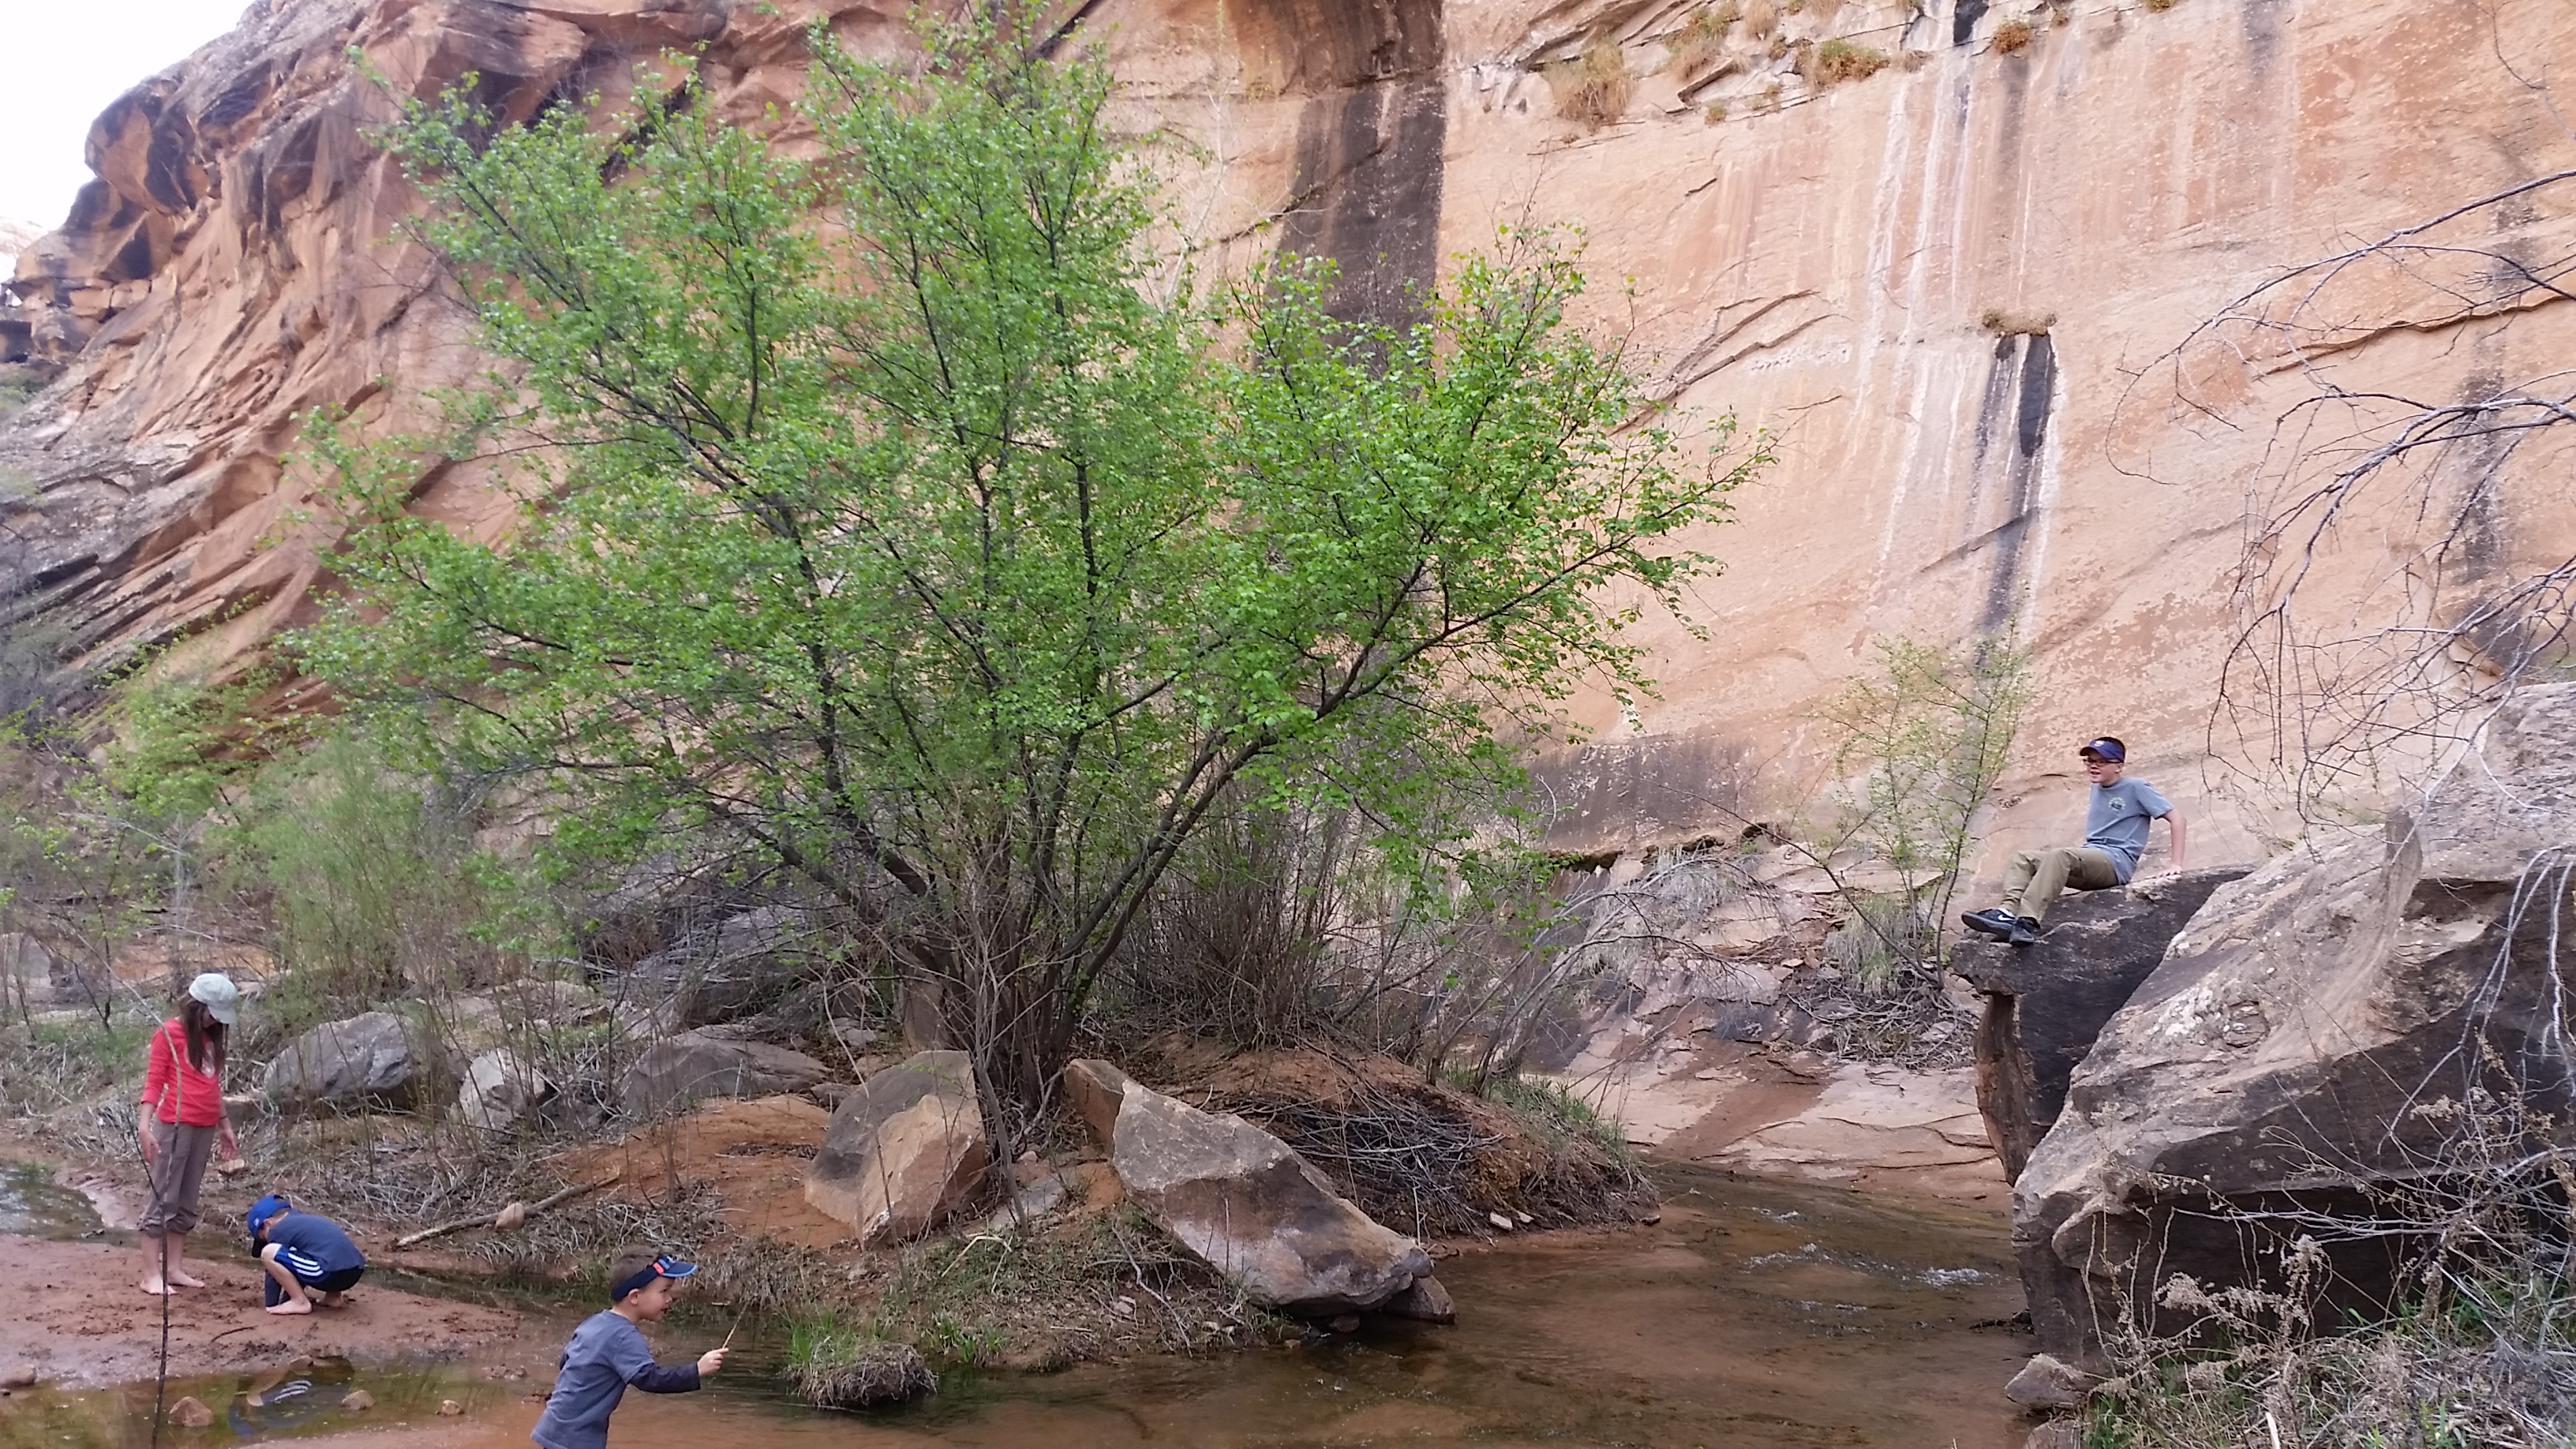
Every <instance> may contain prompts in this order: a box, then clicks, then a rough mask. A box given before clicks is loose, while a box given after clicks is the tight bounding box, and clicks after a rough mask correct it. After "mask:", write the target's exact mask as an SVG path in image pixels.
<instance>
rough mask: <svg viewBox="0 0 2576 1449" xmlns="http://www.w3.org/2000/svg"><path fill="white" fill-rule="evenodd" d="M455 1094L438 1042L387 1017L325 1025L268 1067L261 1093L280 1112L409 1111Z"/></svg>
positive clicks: (419, 1027) (371, 1015) (422, 1028)
mask: <svg viewBox="0 0 2576 1449" xmlns="http://www.w3.org/2000/svg"><path fill="white" fill-rule="evenodd" d="M455 1087H456V1079H455V1075H454V1072H453V1069H452V1068H450V1066H449V1065H448V1061H447V1055H446V1053H445V1052H443V1051H441V1050H440V1049H439V1045H438V1037H437V1034H436V1033H435V1032H432V1031H430V1030H429V1029H428V1028H427V1026H426V1025H425V1024H423V1023H422V1022H420V1021H418V1020H415V1019H414V1018H411V1017H408V1016H402V1015H397V1014H396V1013H394V1012H390V1011H370V1012H365V1013H362V1014H360V1015H357V1016H353V1017H349V1018H348V1019H346V1020H344V1021H330V1022H324V1023H323V1024H322V1025H320V1026H317V1027H314V1028H313V1029H312V1030H310V1031H307V1032H305V1033H304V1034H303V1035H301V1036H299V1037H297V1038H295V1039H294V1040H293V1041H290V1042H288V1043H287V1044H286V1049H285V1050H284V1051H281V1052H279V1053H278V1054H277V1056H276V1058H275V1059H274V1060H272V1061H270V1062H269V1064H268V1073H267V1077H266V1082H265V1087H264V1090H265V1091H266V1092H267V1094H268V1097H269V1100H271V1101H273V1102H275V1103H276V1104H277V1105H279V1106H280V1107H285V1108H290V1109H292V1108H316V1107H327V1108H332V1109H352V1108H358V1107H394V1108H411V1107H419V1106H426V1105H428V1104H430V1103H432V1102H438V1101H443V1100H445V1099H446V1097H447V1095H448V1094H449V1093H450V1092H453V1091H454V1090H455Z"/></svg>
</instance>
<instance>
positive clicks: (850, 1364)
mask: <svg viewBox="0 0 2576 1449" xmlns="http://www.w3.org/2000/svg"><path fill="white" fill-rule="evenodd" d="M779 1376H780V1377H782V1378H784V1379H786V1380H787V1381H788V1382H789V1383H790V1384H792V1385H794V1386H795V1389H796V1395H797V1397H799V1398H801V1399H803V1400H804V1401H805V1402H807V1403H809V1404H812V1405H815V1406H816V1407H818V1408H824V1409H868V1408H875V1407H877V1406H878V1405H881V1404H899V1403H902V1402H904V1401H906V1400H908V1399H916V1398H919V1397H921V1396H922V1395H923V1394H934V1393H937V1392H938V1391H939V1375H938V1374H936V1373H933V1372H932V1371H931V1368H930V1365H929V1364H928V1363H926V1362H924V1361H923V1359H922V1357H921V1351H920V1350H919V1349H916V1348H914V1347H913V1346H912V1345H911V1344H908V1343H896V1342H894V1341H893V1340H891V1339H885V1338H879V1337H877V1335H876V1334H875V1333H874V1332H873V1331H872V1330H870V1329H867V1328H863V1327H860V1326H858V1325H855V1324H852V1323H848V1322H846V1321H844V1320H843V1319H841V1318H840V1317H839V1316H837V1315H835V1314H830V1313H823V1314H814V1315H808V1316H800V1317H797V1318H792V1319H790V1320H789V1321H788V1329H787V1359H786V1362H785V1364H784V1365H782V1366H781V1367H780V1369H779Z"/></svg>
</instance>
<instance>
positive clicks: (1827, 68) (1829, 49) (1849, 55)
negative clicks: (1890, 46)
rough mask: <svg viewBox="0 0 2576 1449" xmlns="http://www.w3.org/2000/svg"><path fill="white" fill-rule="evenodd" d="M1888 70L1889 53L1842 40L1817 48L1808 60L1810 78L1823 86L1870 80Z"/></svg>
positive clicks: (1829, 42)
mask: <svg viewBox="0 0 2576 1449" xmlns="http://www.w3.org/2000/svg"><path fill="white" fill-rule="evenodd" d="M1886 66H1887V52H1886V51H1883V50H1873V49H1871V48H1870V47H1868V46H1866V45H1857V44H1854V43H1853V42H1851V41H1848V40H1844V39H1841V38H1839V37H1837V38H1835V39H1832V40H1828V41H1826V42H1824V43H1823V44H1822V45H1819V46H1817V47H1816V49H1815V52H1814V54H1812V55H1811V56H1809V57H1808V62H1807V78H1808V79H1809V80H1811V81H1813V82H1815V83H1816V84H1817V85H1819V86H1831V85H1840V84H1842V83H1843V82H1844V81H1853V80H1866V79H1868V78H1869V77H1871V76H1874V75H1876V74H1878V73H1879V72H1880V71H1881V70H1883V69H1885V68H1886Z"/></svg>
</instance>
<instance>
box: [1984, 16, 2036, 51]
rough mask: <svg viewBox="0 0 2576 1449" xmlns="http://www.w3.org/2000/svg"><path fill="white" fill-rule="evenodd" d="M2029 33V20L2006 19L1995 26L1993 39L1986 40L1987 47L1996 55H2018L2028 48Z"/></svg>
mask: <svg viewBox="0 0 2576 1449" xmlns="http://www.w3.org/2000/svg"><path fill="white" fill-rule="evenodd" d="M2030 34H2031V32H2030V22H2029V21H2027V20H2007V21H2005V22H2004V23H2003V24H2001V25H1998V26H1996V27H1995V34H1994V39H1992V40H1991V41H1988V42H1987V49H1989V50H1992V51H1993V52H1994V53H1995V54H1997V55H2019V54H2021V53H2022V52H2023V51H2025V50H2027V49H2029V48H2030Z"/></svg>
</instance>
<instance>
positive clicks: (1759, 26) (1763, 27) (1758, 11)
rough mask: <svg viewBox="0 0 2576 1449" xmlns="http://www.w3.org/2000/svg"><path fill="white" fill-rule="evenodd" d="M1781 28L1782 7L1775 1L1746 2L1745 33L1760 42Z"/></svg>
mask: <svg viewBox="0 0 2576 1449" xmlns="http://www.w3.org/2000/svg"><path fill="white" fill-rule="evenodd" d="M1779 28H1780V7H1779V6H1778V5H1777V4H1775V3H1773V0H1746V3H1745V6H1744V33H1745V34H1747V35H1750V36H1752V37H1753V38H1754V39H1756V40H1759V39H1761V38H1762V37H1764V36H1766V35H1769V34H1770V33H1771V32H1772V31H1774V30H1777V29H1779Z"/></svg>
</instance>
